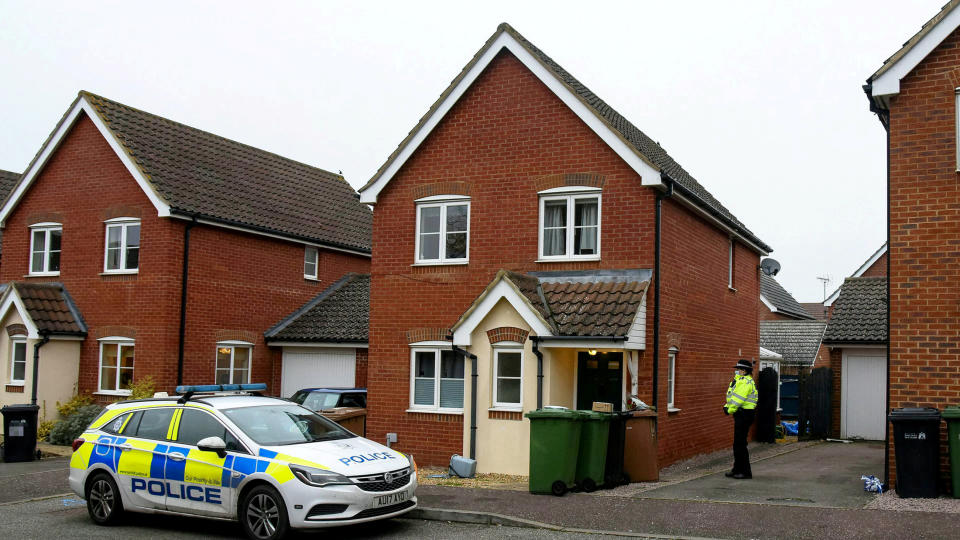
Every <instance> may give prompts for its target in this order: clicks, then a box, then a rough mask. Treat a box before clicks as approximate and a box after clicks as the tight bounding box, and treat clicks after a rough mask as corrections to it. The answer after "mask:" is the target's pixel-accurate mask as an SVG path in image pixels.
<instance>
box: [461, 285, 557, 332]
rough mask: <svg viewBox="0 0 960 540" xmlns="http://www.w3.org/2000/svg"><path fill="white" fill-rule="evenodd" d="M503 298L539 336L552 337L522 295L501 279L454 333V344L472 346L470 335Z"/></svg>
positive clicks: (548, 329)
mask: <svg viewBox="0 0 960 540" xmlns="http://www.w3.org/2000/svg"><path fill="white" fill-rule="evenodd" d="M501 298H505V299H506V300H507V302H510V305H511V306H513V309H515V310H516V311H517V313H518V314H519V315H520V317H521V318H522V319H523V321H524V322H525V323H527V325H529V326H530V328H531V329H532V330H533V334H534V335H537V336H551V335H553V332H552V331H551V330H550V328H549V327H547V325H546V324H544V322H543V321H542V320H541V319H540V316H539V315H537V314H536V313H535V312H534V311H533V308H531V307H530V304H529V303H527V301H526V299H524V298H523V297H522V296H521V295H520V293H518V292H517V290H516V289H514V288H513V287H512V286H510V284H509V283H508V282H507V280H505V279H501V280H500V281H499V282H498V283H497V284H496V285H494V286H493V288H492V289H490V292H489V293H488V294H487V295H486V296H485V297H484V299H483V300H481V301H480V305H478V306H477V307H476V309H474V310H473V312H472V313H470V315H468V316H467V318H466V320H464V321H463V323H462V324H460V325H459V326H458V327H457V329H456V330H454V331H453V344H454V345H458V346H463V347H469V346H470V335H471V334H472V333H473V331H474V330H476V328H477V326H478V325H479V324H480V322H481V321H483V319H484V318H485V317H486V316H487V314H489V313H490V310H492V309H493V307H494V306H496V305H497V302H499V301H500V299H501Z"/></svg>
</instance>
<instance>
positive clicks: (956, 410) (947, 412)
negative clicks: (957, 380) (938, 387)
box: [940, 405, 960, 420]
mask: <svg viewBox="0 0 960 540" xmlns="http://www.w3.org/2000/svg"><path fill="white" fill-rule="evenodd" d="M940 415H941V416H942V417H943V418H944V419H945V420H960V406H958V405H951V406H949V407H946V408H945V409H943V412H942V413H940Z"/></svg>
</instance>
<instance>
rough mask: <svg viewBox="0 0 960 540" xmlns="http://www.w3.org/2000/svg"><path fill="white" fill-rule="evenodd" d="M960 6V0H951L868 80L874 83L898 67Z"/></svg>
mask: <svg viewBox="0 0 960 540" xmlns="http://www.w3.org/2000/svg"><path fill="white" fill-rule="evenodd" d="M958 5H960V0H950V1H949V2H947V3H946V4H944V5H943V7H942V8H940V11H938V12H937V14H936V15H934V16H933V17H931V18H930V20H929V21H927V22H925V23H923V26H921V27H920V30H919V31H917V33H916V34H914V35H913V36H911V37H910V39H908V40H907V41H905V42H904V44H903V46H902V47H900V49H898V50H897V52H895V53H893V54H892V55H890V57H889V58H887V59H886V60H884V61H883V65H882V66H880V69H878V70H877V71H875V72H874V73H873V75H871V76H870V77H869V78H868V79H867V80H868V81H873V80H875V79H876V78H877V77H879V76H881V75H883V74H884V73H886V72H887V71H889V70H890V68H891V67H893V66H894V65H896V63H897V62H899V61H900V60H901V59H903V57H904V56H906V55H907V54H908V53H909V52H910V51H912V50H913V49H914V47H916V46H917V44H918V43H920V41H921V40H922V39H923V38H925V37H926V36H927V35H928V34H929V33H930V32H931V31H932V30H933V29H934V28H935V27H936V26H937V25H938V24H940V22H941V21H943V19H944V18H946V16H947V15H949V14H950V12H951V11H953V9H954V8H956V7H957V6H958Z"/></svg>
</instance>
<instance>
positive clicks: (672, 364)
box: [667, 348, 680, 411]
mask: <svg viewBox="0 0 960 540" xmlns="http://www.w3.org/2000/svg"><path fill="white" fill-rule="evenodd" d="M678 352H680V351H678V350H677V349H674V348H671V349H670V350H669V351H668V352H667V363H668V367H667V410H668V411H669V410H671V409H674V410H675V409H676V408H677V407H676V405H677V353H678Z"/></svg>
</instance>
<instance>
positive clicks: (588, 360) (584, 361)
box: [576, 351, 623, 411]
mask: <svg viewBox="0 0 960 540" xmlns="http://www.w3.org/2000/svg"><path fill="white" fill-rule="evenodd" d="M622 400H623V353H622V352H606V353H602V352H598V353H597V354H595V355H591V354H590V353H588V352H587V351H580V352H579V353H577V403H576V407H577V409H580V410H583V409H590V408H591V407H592V406H593V402H594V401H603V402H606V403H613V409H614V410H616V411H619V410H620V409H621V405H622V403H621V402H622Z"/></svg>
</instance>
